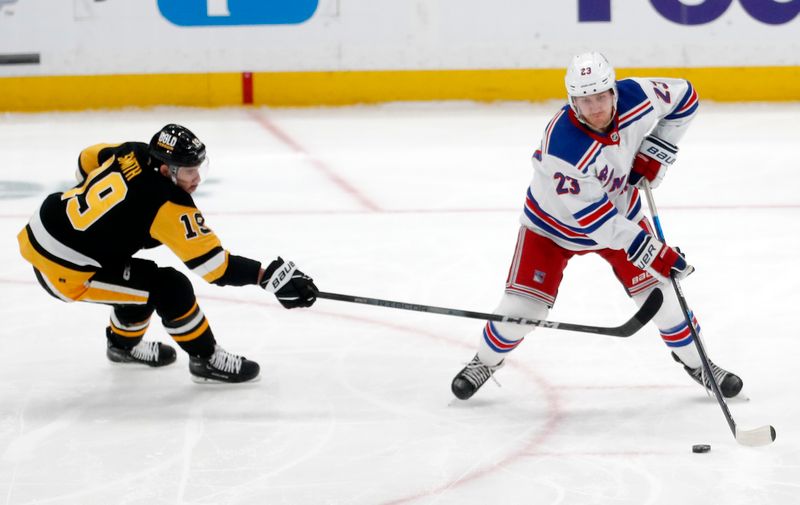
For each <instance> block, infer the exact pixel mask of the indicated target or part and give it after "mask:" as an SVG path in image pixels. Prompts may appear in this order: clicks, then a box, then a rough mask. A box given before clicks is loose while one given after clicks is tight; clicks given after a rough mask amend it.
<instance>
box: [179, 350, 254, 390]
mask: <svg viewBox="0 0 800 505" xmlns="http://www.w3.org/2000/svg"><path fill="white" fill-rule="evenodd" d="M259 370H260V367H259V366H258V363H256V362H255V361H250V360H249V359H247V358H245V357H244V356H237V355H235V354H231V353H229V352H228V351H226V350H225V349H223V348H222V347H220V346H218V345H217V346H214V354H212V355H211V357H209V358H198V357H195V356H192V357H190V358H189V372H190V373H191V374H192V380H193V381H194V382H197V383H200V384H202V383H206V382H247V381H252V380H255V379H257V378H258V372H259Z"/></svg>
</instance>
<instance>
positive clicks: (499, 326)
mask: <svg viewBox="0 0 800 505" xmlns="http://www.w3.org/2000/svg"><path fill="white" fill-rule="evenodd" d="M549 310H550V309H549V308H548V307H547V305H545V304H544V303H542V302H540V301H538V300H533V299H530V298H526V297H523V296H519V295H517V294H512V293H505V294H504V295H503V298H502V299H501V300H500V303H499V304H498V306H497V308H496V309H495V313H496V314H505V315H509V316H517V317H525V318H533V319H544V318H546V317H547V313H548V312H549ZM530 331H531V327H530V326H523V325H519V324H514V323H494V322H487V323H486V326H484V328H483V334H482V335H481V339H480V343H479V344H478V357H479V358H480V360H481V362H482V363H483V364H485V365H488V366H495V365H497V364H498V363H500V362H501V361H503V360H504V359H505V357H506V355H507V354H508V353H509V352H511V351H513V350H514V349H516V348H517V346H518V345H519V344H521V343H522V340H523V339H524V338H525V335H527V334H528V333H529V332H530Z"/></svg>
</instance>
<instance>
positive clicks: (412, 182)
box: [0, 103, 800, 505]
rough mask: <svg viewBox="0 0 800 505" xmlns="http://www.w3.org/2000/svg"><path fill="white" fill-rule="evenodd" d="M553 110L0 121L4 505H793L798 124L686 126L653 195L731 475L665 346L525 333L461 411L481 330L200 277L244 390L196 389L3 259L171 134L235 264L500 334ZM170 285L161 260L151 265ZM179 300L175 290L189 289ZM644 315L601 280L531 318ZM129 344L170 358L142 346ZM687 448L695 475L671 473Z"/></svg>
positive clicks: (602, 319) (688, 470) (166, 112)
mask: <svg viewBox="0 0 800 505" xmlns="http://www.w3.org/2000/svg"><path fill="white" fill-rule="evenodd" d="M559 106H560V104H557V103H551V104H544V105H542V104H539V105H531V104H525V103H501V104H492V105H486V104H473V103H444V104H443V103H436V104H389V105H384V106H378V107H352V108H331V109H300V110H294V109H278V110H270V109H221V110H196V109H172V108H163V109H161V108H160V109H155V110H146V111H141V110H127V111H113V112H84V113H59V114H41V115H39V114H34V115H23V114H6V115H3V116H0V227H2V228H1V230H2V233H0V240H2V247H0V285H2V291H0V293H1V295H0V296H1V298H0V311H1V312H0V313H1V314H2V323H3V324H2V329H1V330H0V357H2V364H0V504H7V505H11V504H13V505H23V504H34V503H36V504H44V503H47V504H104V505H107V504H148V505H156V504H214V505H221V504H270V505H279V504H287V505H389V504H415V505H416V504H420V505H422V504H429V505H433V504H436V505H445V504H459V505H472V504H488V503H498V504H500V503H502V504H510V505H515V504H526V505H531V504H534V505H545V504H552V505H556V504H569V505H589V504H603V505H612V504H613V505H623V504H625V505H627V504H630V505H651V504H658V505H661V504H663V505H673V504H676V503H681V504H702V505H709V504H724V505H757V504H770V505H789V504H796V503H798V500H799V499H798V496H799V495H800V435H798V425H799V424H800V404H799V403H798V400H800V395H798V385H799V384H800V372H798V370H800V342H799V341H798V336H799V335H798V334H799V333H800V332H799V331H798V327H797V312H796V311H797V310H798V302H799V301H800V299H799V297H798V290H800V269H798V266H797V261H798V250H800V233H798V232H800V225H798V220H799V219H800V196H798V188H800V167H799V166H798V163H797V157H796V154H795V152H796V148H797V143H798V139H800V122H798V118H800V104H791V105H787V104H776V105H758V104H748V105H737V104H725V105H723V104H709V103H705V104H703V106H702V108H701V111H700V114H699V116H698V117H697V119H696V120H695V122H694V124H693V126H692V127H691V129H690V130H689V132H688V134H687V136H686V137H685V138H684V140H683V142H682V143H681V146H680V147H681V151H680V154H679V159H678V162H677V164H676V165H675V166H674V167H673V168H672V169H671V173H670V174H668V176H667V178H666V180H665V182H664V183H663V184H662V186H661V187H659V188H658V189H657V190H656V192H655V195H656V199H657V202H658V203H659V210H660V213H661V220H662V224H663V226H664V231H665V234H666V237H667V239H668V241H669V242H670V243H672V244H675V245H679V246H680V247H681V248H682V250H683V251H684V252H685V253H686V254H687V255H688V258H689V260H690V262H691V263H692V264H694V265H695V266H696V268H697V272H696V273H695V274H694V275H693V276H692V277H690V278H689V279H687V280H686V281H685V282H684V283H683V286H684V290H685V293H686V296H687V299H688V300H689V303H690V304H691V306H692V307H693V308H694V309H695V311H696V313H697V315H698V317H699V319H700V323H701V325H702V327H703V332H704V335H705V340H706V343H707V346H708V349H709V354H710V356H711V358H712V359H713V360H714V361H716V362H717V363H719V364H720V365H722V366H723V367H725V368H728V369H730V370H732V371H734V372H736V373H738V374H739V375H741V377H742V378H743V380H744V382H745V393H746V394H747V395H748V396H749V398H750V400H749V401H743V400H734V401H731V402H730V408H731V411H732V412H733V415H734V417H735V419H736V421H737V422H738V423H739V425H740V426H741V427H743V428H755V427H757V426H760V425H763V424H772V425H774V426H775V427H776V429H777V432H778V438H777V440H776V442H775V443H774V444H773V445H772V446H769V447H765V448H758V449H753V448H747V447H743V446H739V445H737V444H736V443H735V441H734V440H733V438H732V436H731V434H730V432H729V430H728V427H727V425H726V423H725V420H724V417H723V415H722V412H721V410H720V408H719V406H718V405H717V403H716V401H715V400H714V399H713V398H709V397H707V396H706V394H705V393H704V392H703V390H702V389H701V388H700V387H699V386H698V385H696V384H695V383H694V382H692V381H691V380H690V379H689V377H688V376H687V375H686V374H685V373H684V371H683V370H682V369H681V367H680V366H678V365H677V364H676V363H674V362H673V361H672V359H671V358H670V356H669V352H668V351H667V348H666V347H665V346H664V344H663V343H662V342H661V340H660V337H659V335H658V332H657V330H656V328H655V327H654V326H653V325H648V326H647V327H646V328H645V329H643V330H642V331H641V332H639V333H638V334H636V335H634V336H633V337H631V338H628V339H618V338H612V337H604V336H597V335H589V334H579V333H571V332H559V331H552V330H537V331H536V332H534V333H533V334H531V335H529V336H528V337H527V339H526V341H525V342H524V343H523V344H522V345H521V346H520V347H519V348H518V349H517V350H516V351H515V352H514V353H512V354H511V355H510V356H509V358H508V359H507V362H508V366H506V367H505V368H504V369H503V370H501V371H500V372H499V373H498V374H497V376H496V377H497V379H498V381H499V382H500V383H501V384H502V387H497V386H496V385H495V384H494V383H492V382H490V383H488V384H486V385H485V386H484V388H483V389H482V390H481V391H479V393H478V394H477V395H476V396H475V397H474V398H473V399H471V400H469V401H467V402H461V401H458V400H455V399H454V398H453V397H452V395H451V393H450V391H449V387H450V381H451V379H452V377H453V376H454V375H455V373H456V372H458V370H459V369H460V368H461V367H462V366H463V363H464V362H466V361H468V360H469V359H470V358H471V357H472V355H473V354H474V351H475V348H476V344H477V341H478V338H479V335H480V331H481V329H482V323H481V322H480V321H475V320H468V319H460V318H455V317H447V316H439V315H430V314H420V313H415V312H405V311H400V310H392V309H386V308H378V307H368V306H363V305H355V304H347V303H342V302H334V301H328V300H320V301H318V302H317V304H316V305H315V306H314V307H312V308H310V309H306V310H292V311H287V310H285V309H283V308H282V307H280V305H278V303H277V302H276V301H275V299H274V297H272V296H271V295H269V294H267V293H265V292H263V291H261V290H260V289H258V288H256V287H252V286H251V287H245V288H233V287H228V288H218V287H214V286H211V285H208V284H205V283H204V282H203V281H202V279H199V278H197V277H193V281H194V283H195V287H196V291H197V293H198V297H199V300H200V303H201V306H202V308H203V310H204V311H205V313H206V315H207V316H208V318H209V320H210V322H211V325H212V327H213V328H214V330H215V333H216V335H217V338H218V340H219V342H220V343H221V344H222V345H223V346H224V347H226V348H227V349H228V350H231V351H233V352H237V353H240V354H244V355H246V356H247V357H249V358H251V359H254V360H257V361H258V362H260V364H261V366H262V380H261V381H260V382H258V383H254V384H248V385H240V386H227V385H218V386H201V385H197V384H194V383H192V382H191V381H190V378H189V373H188V369H187V368H188V359H187V357H186V355H185V354H183V353H179V357H178V361H177V363H175V364H174V365H171V366H169V367H166V368H164V369H143V368H136V367H133V368H130V367H124V366H118V365H117V366H115V365H112V364H111V363H110V362H108V361H107V360H106V358H105V338H104V327H105V325H106V324H107V320H108V315H109V310H108V309H107V308H106V307H103V306H93V305H89V304H74V305H68V304H64V303H60V302H58V301H56V300H54V299H51V298H50V297H49V296H48V295H47V294H45V292H44V291H43V290H42V289H41V288H40V287H39V286H38V285H37V284H36V283H35V281H34V277H33V274H32V272H31V270H30V267H29V266H28V265H27V264H26V263H25V262H24V261H23V260H22V259H21V257H20V256H19V254H18V252H17V251H18V249H17V243H16V234H17V232H18V231H19V230H20V229H21V228H22V227H23V226H24V225H25V223H26V222H27V220H28V217H29V216H30V214H31V213H32V212H33V211H34V210H35V209H36V208H37V207H38V205H39V202H40V201H41V200H42V199H43V197H44V196H45V195H46V194H48V193H49V192H53V191H56V190H60V189H63V188H66V187H68V186H70V185H71V184H72V183H71V182H70V181H71V180H72V177H73V172H74V169H75V162H76V159H77V156H78V153H79V151H80V150H81V149H82V148H83V147H86V146H88V145H91V144H94V143H98V142H120V141H125V140H144V141H147V140H148V139H149V138H150V136H151V135H152V134H153V132H155V131H157V130H158V129H159V128H160V127H161V126H163V125H164V124H166V123H168V122H179V123H182V124H184V125H186V126H188V127H189V128H190V129H192V130H193V131H194V132H195V133H197V134H198V136H200V137H201V139H203V140H204V141H205V142H206V144H207V145H208V149H209V156H210V158H211V172H210V174H209V179H208V180H207V182H206V183H205V184H204V185H203V186H201V188H200V190H199V191H198V193H197V195H196V198H195V200H196V202H197V204H198V206H199V207H200V209H201V210H203V212H204V214H205V216H206V219H207V222H208V223H209V224H210V225H211V227H212V228H213V229H214V230H215V231H216V232H217V234H218V235H219V236H220V237H221V238H222V241H223V244H224V245H225V246H226V247H227V248H228V249H230V250H231V251H232V252H233V253H235V254H241V255H246V256H251V257H255V258H259V259H262V260H265V261H268V260H271V259H273V258H274V257H275V256H276V255H278V254H280V255H282V256H283V257H284V258H289V259H293V260H294V261H295V262H297V264H298V266H299V267H300V269H302V270H303V271H305V272H307V273H308V274H310V275H311V276H313V277H314V279H315V280H316V282H317V285H318V286H319V287H320V288H321V289H322V290H325V291H334V292H340V293H346V294H354V295H363V296H371V297H378V298H388V299H392V300H400V301H406V302H415V303H423V304H431V305H439V306H446V307H455V308H461V309H469V310H476V311H483V312H491V311H492V310H493V309H494V307H495V305H496V303H497V301H498V300H499V298H500V295H501V293H502V289H503V283H504V280H505V276H506V273H507V270H508V266H509V262H510V260H511V256H512V253H513V250H514V245H515V240H516V233H517V229H518V216H519V213H520V211H521V209H522V205H523V202H524V197H525V190H526V188H527V185H528V182H529V179H530V177H531V167H530V163H529V159H530V156H531V154H532V152H533V150H534V149H535V148H536V146H538V144H539V140H540V137H541V133H542V131H543V129H544V127H545V125H546V122H547V121H548V120H549V118H550V117H551V115H552V114H553V113H554V112H555V111H556V109H557V107H559ZM143 256H145V257H150V258H154V259H157V260H158V261H159V262H161V263H162V264H164V265H173V266H176V267H178V268H181V269H183V271H186V270H185V268H184V267H183V266H182V265H180V263H179V262H178V260H177V259H176V258H175V257H173V256H172V255H171V253H170V252H169V251H168V250H163V251H162V250H155V251H152V252H148V253H147V254H145V255H143ZM189 275H190V276H191V274H189ZM634 311H635V306H634V305H633V303H632V302H631V301H629V300H628V299H627V297H626V296H625V294H624V292H623V290H622V289H621V288H620V287H619V286H618V285H617V283H616V280H615V279H614V277H613V275H612V273H611V271H610V269H609V268H608V267H607V266H606V265H605V263H604V262H603V261H602V260H601V259H599V258H597V257H596V256H587V257H579V258H576V259H575V260H573V261H572V263H571V264H570V266H569V268H568V269H567V273H566V276H565V279H564V283H563V285H562V288H561V292H560V294H559V299H558V302H557V303H556V306H555V308H554V310H553V311H552V312H551V314H550V318H551V319H554V320H558V321H569V322H578V323H584V324H592V325H606V326H614V325H617V324H619V323H621V322H622V321H624V320H625V319H627V318H628V317H630V316H631V315H632V314H633V312H634ZM148 335H149V337H150V338H152V339H158V340H160V341H163V342H168V341H169V339H168V337H167V334H166V333H165V332H164V330H163V329H162V327H161V325H160V323H159V322H158V321H157V320H156V319H154V322H153V325H152V326H151V329H150V332H149V333H148ZM697 443H708V444H711V446H712V450H711V452H710V453H708V454H693V453H692V452H691V446H692V444H697Z"/></svg>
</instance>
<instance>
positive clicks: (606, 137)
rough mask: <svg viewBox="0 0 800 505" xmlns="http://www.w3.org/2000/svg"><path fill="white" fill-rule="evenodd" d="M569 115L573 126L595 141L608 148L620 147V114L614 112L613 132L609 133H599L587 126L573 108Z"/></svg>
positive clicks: (568, 112) (570, 109)
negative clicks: (612, 146)
mask: <svg viewBox="0 0 800 505" xmlns="http://www.w3.org/2000/svg"><path fill="white" fill-rule="evenodd" d="M567 114H568V115H569V120H570V121H572V124H574V125H575V126H577V127H578V128H579V129H580V130H581V131H582V132H583V133H585V134H586V135H589V136H590V137H592V138H593V139H594V140H596V141H598V142H600V143H601V144H603V145H607V146H611V145H619V114H617V111H616V110H615V111H614V119H613V120H612V121H611V130H610V131H609V132H608V133H597V132H595V131H593V130H592V129H590V128H589V127H588V126H586V125H585V124H583V123H581V121H580V120H579V119H578V116H576V115H575V111H574V110H572V107H570V108H569V110H568V111H567Z"/></svg>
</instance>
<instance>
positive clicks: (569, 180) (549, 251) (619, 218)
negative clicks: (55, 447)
mask: <svg viewBox="0 0 800 505" xmlns="http://www.w3.org/2000/svg"><path fill="white" fill-rule="evenodd" d="M565 84H566V88H567V95H568V98H569V104H568V105H565V106H564V107H563V108H562V109H561V110H559V111H558V113H557V114H556V115H555V117H553V119H552V120H551V121H550V122H549V124H548V125H547V128H546V129H545V131H544V137H543V138H542V141H541V144H540V146H539V148H538V149H537V150H536V151H535V152H534V154H533V160H532V161H533V168H534V172H533V180H532V181H531V184H530V187H529V188H528V194H527V198H526V201H525V207H524V209H523V213H522V216H521V219H520V221H521V224H522V226H521V227H520V231H519V235H518V238H517V246H516V251H515V254H514V258H513V261H512V263H511V268H510V270H509V274H508V279H507V280H506V289H505V294H504V295H503V297H502V299H501V301H500V304H499V306H498V307H497V309H496V312H497V313H501V314H508V315H510V316H517V317H524V318H536V319H545V318H546V317H547V313H548V311H549V310H550V308H552V306H553V304H554V303H555V301H556V296H557V294H558V287H559V285H560V283H561V279H562V277H563V272H564V268H565V267H566V266H567V262H568V261H569V260H570V258H572V257H573V256H575V255H580V254H586V253H590V252H594V253H597V254H599V255H600V256H601V257H603V258H604V259H605V260H606V261H607V262H608V263H609V264H610V265H611V267H612V268H613V270H614V273H615V275H616V276H617V278H618V279H619V281H620V283H621V284H622V285H623V286H624V288H625V289H626V291H627V292H628V295H629V296H631V297H632V298H633V300H634V301H635V302H636V303H637V304H639V305H641V304H642V303H643V302H644V300H645V299H646V298H647V295H648V294H649V293H650V291H651V290H653V289H656V288H657V287H658V286H662V287H664V286H667V284H665V283H667V282H668V279H669V276H670V273H672V272H674V273H675V274H677V277H678V278H679V279H680V278H683V277H686V276H687V275H689V274H690V273H691V272H692V271H693V270H694V269H693V267H692V266H691V265H689V264H688V263H687V262H686V260H685V259H684V257H683V255H682V254H681V253H680V251H678V250H677V249H675V248H672V247H670V246H668V245H666V244H663V243H661V242H660V241H659V240H658V239H657V238H656V236H655V234H654V233H653V230H652V228H651V227H650V224H649V222H648V220H647V218H646V217H645V216H644V213H643V211H642V202H641V198H640V195H639V190H638V189H637V185H638V184H641V183H642V181H645V180H646V181H649V183H650V187H651V188H655V187H657V186H658V185H659V183H660V182H661V180H662V179H663V177H664V175H665V173H666V171H667V168H668V167H669V166H670V165H671V164H672V163H674V162H675V158H676V155H677V153H678V147H677V145H678V142H679V141H680V140H681V138H682V137H683V135H684V133H685V132H686V129H687V127H688V126H689V123H690V122H691V121H692V119H693V118H694V116H695V114H696V112H697V108H698V104H699V102H698V98H697V93H696V92H695V90H694V88H693V87H692V85H691V84H690V83H689V82H688V81H686V80H684V79H667V78H663V79H662V78H652V79H651V78H632V79H623V80H620V81H616V78H615V74H614V69H613V68H612V67H611V65H609V63H608V61H606V59H605V57H603V55H601V54H599V53H596V52H591V53H585V54H581V55H578V56H576V57H574V58H573V59H572V61H571V63H570V65H569V67H568V68H567V73H566V77H565ZM652 250H654V251H657V254H649V253H648V251H652ZM664 291H665V295H666V296H665V297H664V303H663V305H662V307H661V309H659V311H658V313H657V314H656V315H655V317H653V321H654V322H655V324H656V326H657V327H658V329H659V332H660V333H661V338H662V339H663V341H664V343H665V344H666V345H667V346H668V348H669V349H670V350H671V351H672V357H673V358H674V359H675V361H677V362H678V363H680V364H681V365H683V367H684V369H685V370H686V372H687V373H688V374H689V375H690V376H691V377H692V378H693V379H694V380H695V381H696V382H698V383H699V384H701V385H703V386H705V387H706V388H708V387H709V383H708V379H707V378H706V377H705V376H704V375H703V374H702V366H701V362H700V356H699V354H698V352H697V349H696V347H695V345H693V343H692V338H693V337H692V335H691V333H690V331H689V327H688V325H687V324H686V320H685V318H684V315H683V312H682V311H681V308H680V306H679V304H678V300H677V298H676V297H675V296H670V295H669V294H668V293H667V291H668V290H664ZM692 317H693V318H694V321H693V322H694V325H695V328H696V329H697V331H698V334H699V333H700V327H699V325H698V324H697V318H696V317H694V316H692ZM529 331H530V328H529V327H525V326H521V325H516V324H513V323H494V322H487V324H486V326H485V327H484V330H483V335H482V336H481V339H480V343H479V346H478V352H477V354H476V355H475V357H474V358H473V359H472V361H471V362H470V363H468V364H467V366H466V367H465V368H464V369H462V370H461V371H460V372H459V373H458V375H456V377H455V378H454V379H453V382H452V391H453V394H455V396H456V397H458V398H460V399H462V400H466V399H468V398H470V397H471V396H472V395H473V394H475V392H476V391H477V390H478V389H479V388H480V387H481V386H482V385H483V384H484V383H485V382H486V381H487V380H488V379H489V377H491V376H492V374H493V373H494V372H495V371H496V370H498V369H499V368H500V367H502V366H503V363H504V360H505V357H506V356H507V354H508V353H509V352H510V351H512V350H513V349H515V348H516V347H517V346H518V345H519V344H520V343H521V342H522V340H523V339H524V336H525V334H526V333H527V332H529ZM711 367H712V369H713V372H714V377H715V378H716V379H717V381H718V383H719V385H720V389H721V391H722V394H723V395H724V396H725V397H727V398H731V397H733V396H736V395H737V394H739V391H740V390H741V389H742V381H741V379H740V378H739V377H737V376H736V375H735V374H733V373H730V372H728V371H726V370H724V369H722V368H720V367H719V366H717V365H715V364H713V363H712V364H711Z"/></svg>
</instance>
